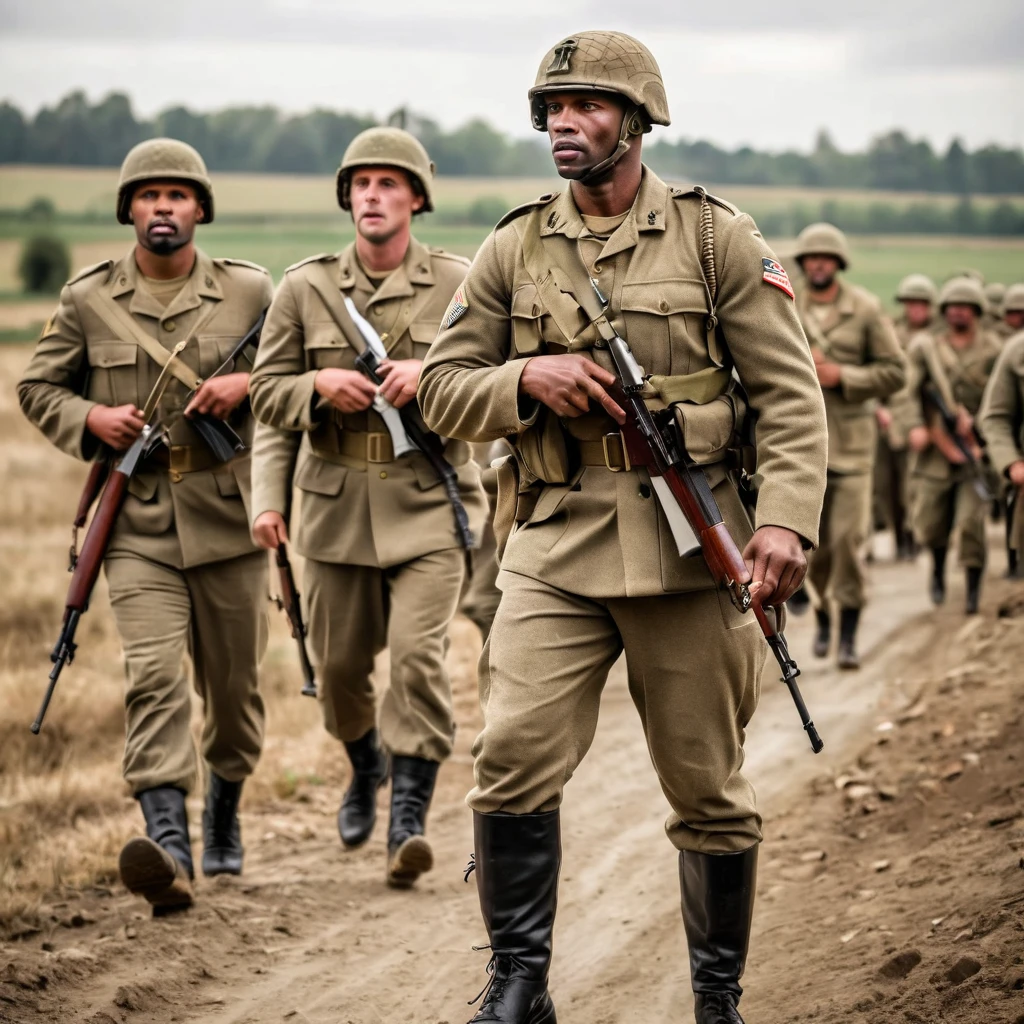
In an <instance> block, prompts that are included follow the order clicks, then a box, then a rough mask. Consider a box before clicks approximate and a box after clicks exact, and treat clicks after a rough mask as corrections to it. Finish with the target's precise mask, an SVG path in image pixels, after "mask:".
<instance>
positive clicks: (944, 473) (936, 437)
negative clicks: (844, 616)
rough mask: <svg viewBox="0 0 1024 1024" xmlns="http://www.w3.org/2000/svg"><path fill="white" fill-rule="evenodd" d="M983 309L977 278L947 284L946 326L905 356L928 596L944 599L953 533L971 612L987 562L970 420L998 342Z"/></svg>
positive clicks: (942, 296) (942, 306)
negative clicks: (945, 412)
mask: <svg viewBox="0 0 1024 1024" xmlns="http://www.w3.org/2000/svg"><path fill="white" fill-rule="evenodd" d="M984 311H985V293H984V292H983V291H982V289H981V286H980V285H979V284H978V282H977V281H975V280H973V279H972V278H969V277H959V278H953V279H951V280H949V281H947V282H946V283H945V284H944V285H943V286H942V291H941V292H940V293H939V313H940V315H941V316H942V318H943V320H944V321H945V328H944V329H943V330H942V331H941V332H940V333H938V334H935V335H932V334H920V335H918V336H917V337H916V338H915V339H914V341H913V343H912V344H911V346H910V353H909V357H910V386H911V393H912V394H913V395H915V396H917V397H918V400H917V402H916V403H915V406H914V410H913V417H912V419H911V420H910V421H909V422H910V424H911V428H910V432H909V435H908V437H909V441H910V447H911V449H913V451H914V452H915V453H916V454H915V456H914V460H913V465H912V468H911V471H912V473H913V477H914V508H913V519H914V533H915V534H916V536H917V539H918V540H919V541H920V543H921V544H923V545H926V546H927V547H929V548H931V551H932V559H933V562H932V582H931V597H932V601H933V602H934V603H935V604H936V605H939V604H942V603H943V601H945V599H946V553H947V551H948V548H949V540H950V537H951V535H952V534H953V533H954V532H956V534H957V536H958V538H959V554H960V564H961V565H962V566H963V567H964V569H965V570H966V582H967V601H966V610H967V614H968V615H970V614H973V613H975V612H976V611H977V610H978V601H979V598H980V595H981V578H982V574H983V572H984V567H985V560H986V559H985V547H986V546H985V510H986V503H985V499H984V498H982V497H981V496H980V495H979V493H978V491H977V489H976V487H975V486H974V484H975V482H976V480H977V478H978V474H979V472H981V473H983V472H984V470H983V467H982V465H981V460H982V452H981V448H980V446H979V444H978V439H977V436H976V434H975V430H974V417H975V416H976V415H977V414H978V409H979V408H980V406H981V399H982V395H983V393H984V391H985V385H986V383H987V382H988V378H989V375H990V374H991V373H992V367H993V366H994V365H995V361H996V358H997V357H998V355H999V350H1000V343H999V341H998V340H997V339H996V338H995V337H994V336H993V335H992V334H989V333H987V332H985V331H982V330H981V326H980V322H981V317H982V315H983V314H984ZM927 385H931V387H933V388H934V389H935V392H934V394H936V395H937V397H938V398H939V399H941V401H942V402H944V403H945V405H946V406H947V407H948V408H949V410H950V412H952V413H954V414H955V415H956V418H957V427H956V434H957V436H958V438H959V441H960V442H961V446H962V447H961V446H958V445H957V443H956V440H955V439H954V438H952V437H951V436H950V434H949V433H948V432H947V430H946V429H945V427H944V426H943V424H942V423H941V422H940V420H939V417H938V410H937V408H936V400H935V399H934V398H933V399H931V400H929V399H928V397H927V395H926V394H925V388H926V386H927ZM965 450H966V452H969V453H970V458H969V457H968V455H967V454H965ZM972 461H973V463H974V465H972Z"/></svg>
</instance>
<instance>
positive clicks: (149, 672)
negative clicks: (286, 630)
mask: <svg viewBox="0 0 1024 1024" xmlns="http://www.w3.org/2000/svg"><path fill="white" fill-rule="evenodd" d="M104 567H105V571H106V574H107V584H108V586H109V588H110V606H111V608H112V609H113V612H114V620H115V622H116V623H117V629H118V632H119V633H120V634H121V644H122V646H123V648H124V657H125V672H126V675H127V679H128V690H127V693H126V694H125V732H126V737H125V747H124V767H123V771H124V777H125V779H126V780H127V782H128V783H129V785H130V786H131V788H132V792H133V793H140V792H141V791H142V790H145V789H152V788H153V787H154V786H176V787H177V788H179V789H183V790H185V791H186V792H188V791H190V790H191V789H192V788H193V787H194V786H195V784H196V780H197V762H196V751H195V746H194V744H193V742H192V734H191V731H190V729H189V721H190V719H191V714H192V709H191V700H190V696H189V683H188V671H187V668H186V665H185V655H186V654H189V655H191V659H192V666H193V673H194V682H195V689H196V692H197V693H198V694H199V697H200V699H201V701H202V704H203V729H202V736H201V739H200V747H201V750H202V755H203V759H204V760H205V761H206V763H207V764H208V765H209V767H210V768H211V769H212V770H213V771H215V772H216V773H217V774H218V775H219V776H221V778H224V779H227V780H228V781H229V782H238V781H240V780H242V779H244V778H246V777H247V776H248V775H250V774H251V773H252V771H253V769H254V768H255V767H256V762H257V761H258V760H259V756H260V750H261V748H262V746H263V717H264V716H263V698H262V697H261V696H260V693H259V688H258V676H257V669H258V666H259V663H260V661H261V660H262V658H263V654H264V652H265V650H266V647H267V570H268V566H267V556H266V554H265V553H264V552H262V551H260V552H254V553H253V554H249V555H242V556H240V557H239V558H232V559H229V560H227V561H224V562H212V563H210V564H208V565H201V566H197V567H196V568H193V569H174V568H171V567H170V566H167V565H163V564H161V563H158V562H151V561H149V560H148V559H145V558H142V557H141V556H139V555H132V554H127V553H119V554H116V555H111V556H110V557H109V558H107V559H106V562H105V563H104Z"/></svg>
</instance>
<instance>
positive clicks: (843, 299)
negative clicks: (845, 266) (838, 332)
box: [797, 278, 856, 334]
mask: <svg viewBox="0 0 1024 1024" xmlns="http://www.w3.org/2000/svg"><path fill="white" fill-rule="evenodd" d="M810 291H811V290H810V288H801V289H800V291H799V292H798V293H797V294H798V299H797V303H798V308H799V310H800V312H801V314H802V315H804V318H805V320H806V318H807V317H808V316H809V315H810V309H811V307H812V306H814V305H815V303H814V302H813V300H812V299H811V294H810ZM855 312H856V300H855V299H854V295H853V290H852V289H851V288H850V286H849V285H848V284H847V283H846V282H845V281H844V280H843V279H842V278H839V291H838V292H837V293H836V300H835V302H833V303H831V307H830V311H829V315H828V317H826V319H825V320H824V321H821V322H820V323H819V324H818V327H819V328H820V330H821V332H822V333H823V334H828V332H829V331H831V330H832V329H833V328H834V327H836V325H837V324H838V323H839V321H840V320H842V319H843V318H844V317H848V316H853V314H854V313H855Z"/></svg>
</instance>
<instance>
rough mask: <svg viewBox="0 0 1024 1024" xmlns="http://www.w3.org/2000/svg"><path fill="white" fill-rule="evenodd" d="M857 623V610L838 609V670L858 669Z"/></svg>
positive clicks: (858, 616)
mask: <svg viewBox="0 0 1024 1024" xmlns="http://www.w3.org/2000/svg"><path fill="white" fill-rule="evenodd" d="M859 622H860V609H859V608H842V609H840V611H839V655H838V657H837V659H836V663H837V664H838V665H839V667H840V668H860V655H858V654H857V624H858V623H859Z"/></svg>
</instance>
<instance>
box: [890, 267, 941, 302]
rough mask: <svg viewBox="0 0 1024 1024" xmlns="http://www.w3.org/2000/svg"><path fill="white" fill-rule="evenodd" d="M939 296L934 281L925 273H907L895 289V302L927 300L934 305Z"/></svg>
mask: <svg viewBox="0 0 1024 1024" xmlns="http://www.w3.org/2000/svg"><path fill="white" fill-rule="evenodd" d="M938 297H939V290H938V288H936V287H935V282H934V281H933V280H932V279H931V278H930V277H929V276H928V275H927V274H908V275H907V276H906V277H905V278H903V280H902V281H900V286H899V288H897V289H896V301H897V302H914V301H917V302H927V303H928V304H929V305H934V304H935V301H936V299H938Z"/></svg>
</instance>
